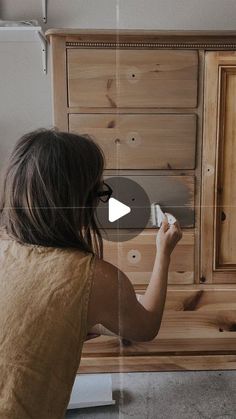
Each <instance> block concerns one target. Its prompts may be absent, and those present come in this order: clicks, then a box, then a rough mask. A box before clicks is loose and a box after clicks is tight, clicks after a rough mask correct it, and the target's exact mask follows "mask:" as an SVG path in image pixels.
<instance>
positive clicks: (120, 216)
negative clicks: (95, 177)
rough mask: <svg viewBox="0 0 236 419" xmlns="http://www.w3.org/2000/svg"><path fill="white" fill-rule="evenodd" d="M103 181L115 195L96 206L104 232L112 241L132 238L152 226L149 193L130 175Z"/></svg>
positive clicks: (98, 219) (106, 237) (99, 222)
mask: <svg viewBox="0 0 236 419" xmlns="http://www.w3.org/2000/svg"><path fill="white" fill-rule="evenodd" d="M104 180H105V182H106V184H107V185H109V187H110V189H111V190H112V195H111V197H110V199H109V201H108V202H100V203H99V205H98V207H97V209H96V214H97V221H98V225H99V228H100V231H101V234H102V236H103V238H104V239H106V240H110V241H118V242H121V241H126V240H130V239H132V237H135V236H137V235H138V234H140V233H141V231H143V229H144V228H146V227H147V226H148V225H149V224H148V223H149V221H150V201H149V198H148V195H147V193H146V192H145V190H144V189H143V188H142V187H141V186H140V184H139V183H138V182H135V181H134V179H133V178H131V177H128V176H111V177H109V176H107V177H105V179H104Z"/></svg>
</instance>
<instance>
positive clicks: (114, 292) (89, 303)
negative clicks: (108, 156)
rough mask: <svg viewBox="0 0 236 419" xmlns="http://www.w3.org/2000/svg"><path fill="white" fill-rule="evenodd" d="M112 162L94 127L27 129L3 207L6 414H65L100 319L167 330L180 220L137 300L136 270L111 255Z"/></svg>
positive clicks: (125, 333) (0, 294) (0, 371)
mask: <svg viewBox="0 0 236 419" xmlns="http://www.w3.org/2000/svg"><path fill="white" fill-rule="evenodd" d="M103 169H104V159H103V154H102V152H101V150H100V148H99V147H98V146H97V145H96V144H95V143H94V142H93V141H92V140H91V139H90V138H89V137H86V136H78V135H75V134H69V133H63V132H58V131H56V130H38V131H35V132H32V133H29V134H27V135H25V136H23V137H22V138H21V139H20V140H19V142H18V143H17V145H16V146H15V149H14V150H13V153H12V155H11V157H10V161H9V164H8V167H7V171H6V175H5V178H4V185H3V191H2V196H1V207H0V214H1V218H0V225H1V236H0V417H1V418H4V419H19V418H20V419H28V418H35V419H59V418H63V417H64V414H65V410H66V407H67V404H68V401H69V397H70V393H71V389H72V386H73V382H74V379H75V375H76V372H77V370H78V367H79V363H80V357H81V351H82V346H83V342H84V341H85V340H86V336H87V334H88V333H89V332H95V333H96V327H95V326H96V325H97V324H102V325H103V326H104V327H105V328H107V329H109V330H110V331H111V332H113V333H115V334H117V335H119V336H121V337H123V338H125V339H128V340H135V341H148V340H152V339H153V338H154V337H155V336H156V335H157V333H158V331H159V328H160V324H161V319H162V314H163V309H164V303H165V298H166V288H167V275H168V267H169V263H170V256H171V252H172V251H173V249H174V247H175V246H176V244H177V242H178V241H179V239H180V238H181V231H180V227H179V225H178V223H176V224H175V225H172V226H170V227H169V225H168V223H167V220H165V221H164V222H163V223H162V226H161V228H160V230H159V232H158V233H157V240H156V241H157V248H158V252H157V255H156V259H155V263H154V267H153V273H152V275H151V279H150V283H149V285H148V287H147V290H146V293H145V294H144V296H143V297H142V300H141V301H138V300H137V299H136V295H135V292H134V289H133V286H132V284H131V283H130V281H129V279H128V278H127V276H126V275H125V274H124V273H123V272H121V271H120V270H119V269H118V268H116V267H115V266H113V265H111V264H109V263H107V262H105V261H104V260H103V259H102V239H101V235H100V231H99V229H98V227H97V224H96V218H95V211H96V207H97V205H98V202H99V198H101V197H103V199H104V197H105V198H106V195H107V192H106V190H105V189H103V181H102V175H103ZM108 195H109V193H108ZM108 198H109V196H108ZM94 327H95V328H94Z"/></svg>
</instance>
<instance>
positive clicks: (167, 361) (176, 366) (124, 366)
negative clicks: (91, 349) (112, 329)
mask: <svg viewBox="0 0 236 419" xmlns="http://www.w3.org/2000/svg"><path fill="white" fill-rule="evenodd" d="M232 369H236V355H200V356H197V355H184V356H183V355H181V356H174V355H170V356H135V357H132V356H124V357H117V358H111V357H100V358H94V357H90V358H82V360H81V363H80V368H79V373H81V374H82V373H96V372H131V371H132V372H141V371H201V370H232Z"/></svg>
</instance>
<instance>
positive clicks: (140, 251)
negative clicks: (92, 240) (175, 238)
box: [104, 230, 194, 287]
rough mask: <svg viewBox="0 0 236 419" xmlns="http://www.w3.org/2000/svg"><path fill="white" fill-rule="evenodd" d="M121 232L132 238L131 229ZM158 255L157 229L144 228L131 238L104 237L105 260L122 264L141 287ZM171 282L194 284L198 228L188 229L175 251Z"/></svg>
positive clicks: (132, 280) (129, 275)
mask: <svg viewBox="0 0 236 419" xmlns="http://www.w3.org/2000/svg"><path fill="white" fill-rule="evenodd" d="M113 234H114V235H115V234H117V233H115V232H114V233H113ZM110 235H112V233H110ZM119 235H125V236H127V238H128V237H129V232H128V231H119ZM155 254H156V231H153V230H151V231H150V230H144V231H143V232H142V233H141V234H139V235H138V236H137V237H135V238H133V239H130V240H128V241H120V242H112V241H106V240H104V259H105V260H107V261H108V262H110V263H112V264H113V265H116V266H118V267H119V268H120V269H121V270H122V271H123V272H125V273H126V274H127V276H128V277H129V279H130V280H131V282H132V283H133V284H134V285H136V286H138V287H141V286H146V285H147V284H148V283H149V280H150V276H151V272H152V267H153V263H154V259H155ZM168 281H169V284H192V283H193V281H194V231H184V234H183V238H182V240H181V241H180V242H179V243H178V245H177V247H176V248H175V250H174V252H173V253H172V257H171V264H170V269H169V278H168Z"/></svg>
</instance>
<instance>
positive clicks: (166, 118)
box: [69, 114, 196, 169]
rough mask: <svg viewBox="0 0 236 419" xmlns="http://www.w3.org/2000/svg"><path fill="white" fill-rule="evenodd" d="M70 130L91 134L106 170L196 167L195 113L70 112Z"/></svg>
mask: <svg viewBox="0 0 236 419" xmlns="http://www.w3.org/2000/svg"><path fill="white" fill-rule="evenodd" d="M69 130H70V131H73V132H77V133H79V134H84V133H86V134H89V135H91V136H92V137H94V138H95V140H96V141H97V142H98V144H99V145H100V146H101V148H102V149H103V151H104V154H105V157H106V168H107V169H194V168H195V147H196V115H176V114H168V115H167V114H160V115H134V114H132V115H124V114H123V115H122V114H121V115H112V114H103V115H102V114H100V115H99V114H94V115H87V114H70V115H69Z"/></svg>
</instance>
